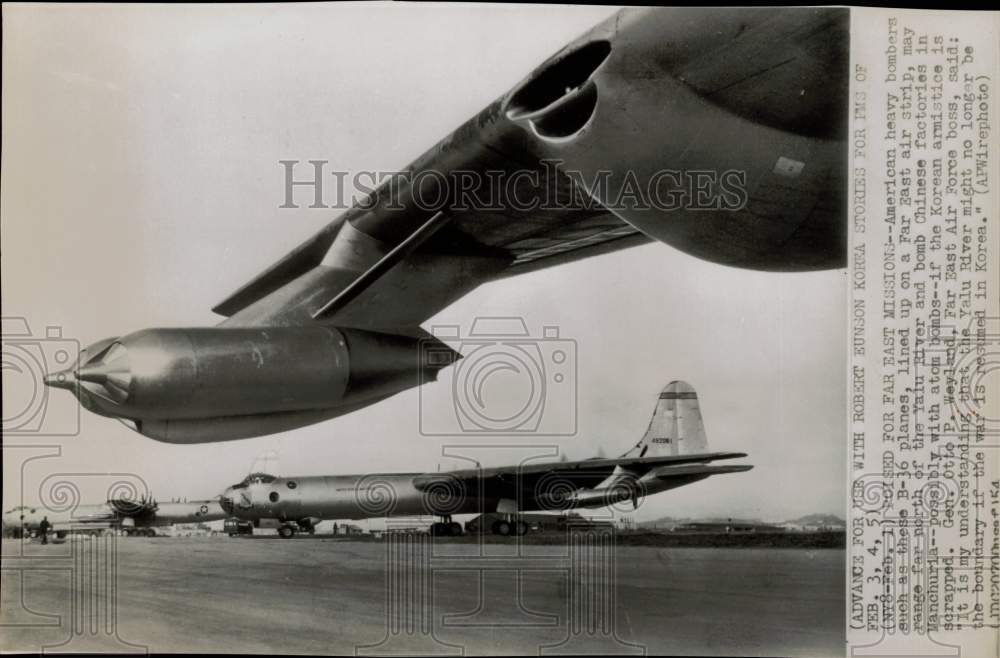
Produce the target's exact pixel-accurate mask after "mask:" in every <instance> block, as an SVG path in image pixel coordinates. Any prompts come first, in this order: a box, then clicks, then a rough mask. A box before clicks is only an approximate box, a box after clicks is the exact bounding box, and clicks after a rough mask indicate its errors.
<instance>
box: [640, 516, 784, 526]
mask: <svg viewBox="0 0 1000 658" xmlns="http://www.w3.org/2000/svg"><path fill="white" fill-rule="evenodd" d="M684 523H736V524H741V525H744V524H748V525H760V524H762V523H764V522H763V521H761V520H760V519H740V518H737V517H735V516H734V517H707V518H691V517H685V518H681V519H679V518H674V517H672V516H661V517H660V518H658V519H653V520H652V521H642V522H641V523H639V524H638V525H639V527H640V528H671V527H673V526H678V525H682V524H684Z"/></svg>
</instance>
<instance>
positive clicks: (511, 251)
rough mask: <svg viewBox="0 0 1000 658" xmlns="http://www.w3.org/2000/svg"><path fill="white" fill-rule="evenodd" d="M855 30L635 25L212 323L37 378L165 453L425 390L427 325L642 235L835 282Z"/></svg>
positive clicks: (652, 13)
mask: <svg viewBox="0 0 1000 658" xmlns="http://www.w3.org/2000/svg"><path fill="white" fill-rule="evenodd" d="M848 31H849V22H848V11H847V10H846V9H837V8H801V9H788V8H778V9H766V8H701V7H699V8H696V9H684V8H659V9H626V10H624V11H622V12H620V13H617V14H615V15H614V16H612V17H611V18H609V19H608V20H606V21H604V22H602V23H600V24H598V25H597V26H596V27H594V28H593V29H592V30H590V31H589V32H587V33H586V34H584V35H583V36H581V37H580V38H578V39H577V40H575V41H573V42H572V43H570V44H569V45H567V46H566V47H564V48H563V49H562V50H560V51H559V52H557V53H556V54H555V55H553V56H552V57H551V58H549V59H548V60H547V61H545V62H544V63H543V64H541V66H539V67H538V68H537V69H535V70H534V71H533V72H531V73H530V74H529V75H528V76H527V78H525V79H524V80H523V81H522V82H521V83H519V84H518V85H516V86H515V87H514V88H513V89H511V90H510V91H508V92H507V93H505V94H503V95H502V96H501V97H500V98H499V99H497V100H495V101H494V102H492V103H491V104H490V105H489V106H487V107H486V108H485V109H483V110H482V111H481V112H479V113H478V114H477V115H475V116H474V117H472V118H471V119H470V120H469V121H467V122H466V123H464V124H463V125H461V126H459V127H458V129H457V130H455V131H454V132H453V133H452V134H450V135H448V136H447V137H445V138H444V139H443V140H442V141H441V142H439V143H438V144H437V145H435V146H434V147H432V148H431V149H430V150H429V151H427V152H426V153H425V154H424V155H422V156H421V157H419V158H418V159H417V160H416V161H415V162H413V163H411V164H410V165H409V166H408V167H407V168H406V169H405V170H404V171H403V172H402V175H401V176H398V177H395V176H394V177H392V178H390V179H389V180H386V181H385V182H384V183H383V184H381V185H380V186H379V187H378V188H377V189H376V190H374V191H373V192H372V193H371V194H370V195H369V196H368V197H366V198H365V199H364V200H363V201H362V202H359V203H358V204H356V205H355V206H354V207H352V208H351V209H349V210H347V211H346V212H344V213H343V214H342V215H340V216H339V217H337V218H336V219H334V220H333V221H331V222H330V224H328V225H327V226H326V227H324V228H323V229H322V230H321V231H319V232H318V233H317V234H316V235H314V236H312V237H310V238H309V239H308V240H306V241H305V242H303V243H302V244H301V245H299V246H298V247H297V248H295V249H294V250H292V251H291V252H290V253H289V254H287V255H286V256H284V257H283V258H281V259H280V260H278V261H277V262H276V263H274V264H273V265H272V266H271V267H269V268H268V269H267V270H265V271H264V272H263V273H261V274H260V275H259V276H257V277H256V278H255V279H253V280H252V281H250V282H249V283H247V284H246V285H244V286H243V287H242V288H240V289H239V290H237V291H236V292H235V293H233V294H232V295H231V296H230V297H228V298H227V299H225V300H224V301H223V302H221V303H220V304H218V305H217V306H216V307H215V308H214V309H213V310H214V311H216V312H217V313H219V314H221V315H223V316H226V318H227V319H226V320H224V321H223V322H222V323H221V324H220V325H218V326H216V327H210V328H208V327H206V328H154V329H146V330H143V331H138V332H136V333H132V334H129V335H126V336H123V337H116V338H107V339H105V340H101V341H99V342H97V343H94V344H93V345H90V346H89V347H88V348H86V349H85V350H82V351H81V354H80V358H79V360H78V362H77V363H76V364H75V365H74V366H73V367H71V368H69V369H67V370H64V371H62V372H56V373H51V374H49V375H48V376H47V377H46V383H47V384H49V385H50V386H54V387H58V388H64V389H68V390H70V391H72V392H73V393H74V394H75V395H76V396H77V397H78V398H79V400H80V403H81V405H82V406H83V407H85V408H86V409H88V410H90V411H92V412H94V413H96V414H100V415H103V416H109V417H112V418H117V419H120V420H122V421H123V422H125V423H126V424H127V425H128V426H129V427H131V428H132V429H134V430H135V431H137V432H140V433H141V434H143V435H145V436H148V437H152V438H154V439H158V440H161V441H167V442H172V443H200V442H207V441H221V440H228V439H239V438H245V437H252V436H260V435H266V434H272V433H276V432H283V431H287V430H291V429H294V428H298V427H303V426H306V425H310V424H313V423H317V422H320V421H323V420H326V419H330V418H334V417H336V416H340V415H343V414H346V413H349V412H351V411H353V410H356V409H360V408H362V407H366V406H368V405H371V404H375V403H377V402H379V401H381V400H384V399H386V398H388V397H390V396H392V395H395V394H397V393H399V392H402V391H404V390H407V389H410V388H413V387H415V386H419V385H420V384H421V383H424V382H426V381H431V380H434V379H435V378H436V376H437V373H438V371H439V370H440V369H442V368H444V367H447V366H449V365H450V364H451V363H454V360H455V359H457V358H459V357H460V356H461V355H459V354H458V353H456V352H454V351H450V348H448V347H447V346H445V345H443V344H441V343H440V342H439V341H437V340H436V339H435V338H433V337H431V336H429V335H428V334H427V333H426V332H425V331H424V330H423V329H422V328H421V326H420V325H421V323H423V322H425V321H426V320H427V319H428V318H430V317H432V316H433V315H435V314H437V313H438V312H439V311H441V310H442V309H444V308H445V307H447V306H449V305H450V304H451V303H452V302H454V301H455V300H457V299H459V298H460V297H462V296H464V295H466V294H467V293H469V292H470V291H472V290H473V289H475V288H476V287H477V286H479V285H481V284H483V283H485V282H488V281H494V280H497V279H500V278H504V277H510V276H513V275H516V274H520V273H524V272H531V271H534V270H539V269H542V268H547V267H551V266H553V265H557V264H560V263H565V262H568V261H574V260H578V259H582V258H586V257H588V256H592V255H596V254H603V253H607V252H610V251H614V250H618V249H624V248H626V247H631V246H635V245H641V244H647V243H649V242H653V241H659V242H664V243H667V244H668V245H671V246H673V247H675V248H676V249H679V250H681V251H683V252H686V253H687V254H690V255H692V256H694V257H698V258H702V259H706V260H709V261H712V262H716V263H720V264H724V265H727V266H732V267H742V268H749V269H755V270H767V271H808V270H818V269H829V268H839V267H842V266H843V265H844V262H845V251H846V226H845V224H846V222H845V169H846V141H845V139H846V136H845V133H846V126H847V116H846V112H845V108H846V103H845V102H844V99H845V98H846V95H847V86H848V56H847V44H848ZM705 172H709V173H712V172H715V173H716V174H718V176H717V177H715V178H713V177H712V176H708V177H707V178H706V177H704V176H702V175H700V174H704V173H705ZM469 174H472V175H473V178H475V175H477V174H480V175H485V174H490V176H487V178H490V179H495V178H497V177H499V178H501V179H503V180H505V181H507V186H506V189H505V190H504V191H505V193H506V194H505V195H504V198H503V202H502V203H500V204H499V205H496V204H479V203H466V202H465V201H466V197H465V196H464V195H458V194H456V193H455V192H456V190H458V191H459V192H466V191H469V190H468V188H467V187H466V186H465V185H464V181H467V180H468V179H469ZM471 192H473V193H475V192H477V190H475V189H473V190H471ZM483 196H485V195H483ZM490 198H494V197H490ZM456 199H458V201H461V202H458V201H456ZM539 200H541V202H537V203H536V201H539ZM234 239H237V240H238V237H237V238H234ZM636 285H637V286H640V285H644V283H643V282H636ZM415 300H419V301H415ZM428 345H430V346H432V347H433V348H434V349H431V350H428V349H424V348H426V347H427V346H428ZM428 354H433V355H434V356H435V358H434V359H430V358H428V357H427V355H428ZM442 354H446V355H449V357H450V358H442ZM650 477H654V478H655V477H656V476H650Z"/></svg>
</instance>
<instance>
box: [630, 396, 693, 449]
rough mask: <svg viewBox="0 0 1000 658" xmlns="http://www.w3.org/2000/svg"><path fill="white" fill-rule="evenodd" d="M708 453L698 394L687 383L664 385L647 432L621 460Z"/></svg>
mask: <svg viewBox="0 0 1000 658" xmlns="http://www.w3.org/2000/svg"><path fill="white" fill-rule="evenodd" d="M704 452H708V439H707V438H706V437H705V425H704V423H703V422H702V420H701V409H700V408H699V407H698V394H697V393H695V390H694V388H693V387H692V386H691V385H690V384H688V383H687V382H681V381H673V382H670V383H669V384H667V386H666V388H664V389H663V392H662V393H660V397H659V399H658V400H657V401H656V408H655V409H654V410H653V418H652V419H651V420H650V421H649V428H648V429H647V430H646V434H645V435H644V436H643V437H642V439H641V440H640V441H639V443H637V444H635V447H633V448H632V449H631V450H629V451H628V452H626V453H625V454H624V455H622V457H627V458H630V457H663V456H674V455H692V454H698V453H704Z"/></svg>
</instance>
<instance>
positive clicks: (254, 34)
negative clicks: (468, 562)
mask: <svg viewBox="0 0 1000 658" xmlns="http://www.w3.org/2000/svg"><path fill="white" fill-rule="evenodd" d="M613 11H614V9H612V8H607V7H569V6H550V7H538V6H520V5H518V6H499V5H496V6H478V7H473V6H463V5H448V6H433V7H417V6H415V5H409V4H401V3H396V4H392V5H383V4H369V3H365V4H363V5H358V4H339V5H325V4H301V5H290V6H278V5H245V6H241V7H233V6H204V5H203V6H194V5H191V6H167V5H148V6H107V5H105V6H96V7H87V8H84V7H80V6H70V5H61V6H56V5H30V6H29V5H10V4H5V5H4V7H3V86H4V88H3V92H4V93H3V127H4V131H3V155H2V159H3V161H2V167H3V186H2V193H0V194H2V197H0V211H2V222H0V224H2V225H0V243H2V259H0V269H2V295H3V315H4V317H5V318H8V319H9V318H22V319H23V320H24V321H25V322H27V324H28V326H29V327H30V331H31V332H32V333H33V337H24V336H9V334H11V330H10V329H9V327H10V326H13V325H11V324H10V321H9V320H5V325H4V331H5V334H8V335H5V345H4V373H3V376H4V381H3V384H4V386H3V395H4V418H5V422H6V419H8V418H10V417H11V416H12V414H14V413H19V412H16V411H12V410H16V409H24V408H27V407H28V406H31V404H34V402H32V400H34V401H36V402H37V401H39V400H41V401H43V402H46V406H45V407H44V413H45V415H44V418H41V417H39V418H41V421H42V426H43V430H45V428H48V429H49V430H50V431H51V430H52V429H53V428H65V427H73V424H74V421H75V419H76V417H77V415H78V412H79V409H78V406H77V405H76V402H75V400H74V399H73V398H72V397H71V396H70V395H69V394H67V393H65V392H63V391H53V395H52V396H51V397H49V398H47V399H46V400H42V398H32V395H35V392H34V391H35V390H36V387H37V384H38V382H37V381H36V379H37V378H33V375H32V374H31V372H29V371H27V370H23V369H22V371H21V372H17V371H15V370H13V369H12V368H10V367H8V361H9V360H10V359H9V356H8V353H9V352H11V350H22V352H23V353H31V354H35V355H37V354H41V355H42V356H41V357H37V358H39V359H47V361H46V363H51V362H52V359H54V358H56V357H55V355H56V354H57V353H58V351H59V349H62V348H61V347H59V346H60V345H62V344H63V343H58V342H57V341H56V340H55V339H46V327H57V328H59V330H60V331H61V333H62V337H63V341H65V342H66V345H68V346H69V347H70V348H71V347H72V345H73V341H78V342H79V344H80V346H85V345H87V344H89V343H91V342H94V341H96V340H98V339H101V338H104V337H107V336H118V335H124V334H127V333H129V332H132V331H135V330H138V329H142V328H146V327H170V326H211V325H214V324H217V323H218V322H219V321H221V318H220V317H218V316H215V315H214V314H212V312H211V311H210V309H211V307H212V306H214V305H215V304H216V303H218V302H219V301H221V300H222V299H224V298H225V297H226V296H228V295H229V294H230V293H231V292H233V291H234V290H235V289H236V288H238V287H239V286H240V285H242V284H243V283H245V282H246V281H247V280H249V279H250V278H252V277H253V276H255V275H256V274H258V273H259V272H260V271H261V270H263V269H264V268H265V267H267V266H268V265H270V264H271V263H272V262H274V261H275V260H276V259H277V258H279V257H280V256H282V255H283V254H284V253H286V252H287V251H288V250H289V249H291V248H292V247H294V246H295V245H297V244H298V243H300V242H301V241H302V240H303V239H305V238H306V237H308V236H309V235H311V234H312V233H314V232H315V231H316V230H318V229H319V228H320V227H322V226H323V225H325V224H326V223H327V222H329V221H330V220H331V219H333V217H334V216H335V214H336V211H333V210H328V209H310V208H308V207H307V206H308V203H300V206H301V207H300V208H298V209H288V208H279V206H280V205H282V203H283V202H284V171H283V168H282V166H281V165H280V164H279V161H281V160H289V159H291V160H301V161H306V160H310V159H321V160H327V161H328V162H329V163H330V164H329V168H331V169H334V168H335V169H343V170H347V171H349V172H353V171H356V170H375V171H395V170H399V169H400V168H402V167H403V166H405V165H406V164H407V163H408V162H409V161H411V160H412V159H413V158H415V157H416V156H418V155H419V154H421V153H422V152H423V151H424V150H426V149H427V148H429V147H430V146H431V145H433V144H434V143H435V142H437V141H438V140H440V139H441V138H443V137H444V136H446V135H447V134H448V133H449V132H450V131H451V130H453V129H454V128H456V127H457V126H458V125H459V124H460V123H462V122H463V121H464V120H466V119H467V118H469V117H470V116H472V115H473V114H475V113H476V112H478V111H479V110H480V109H481V108H482V107H484V106H485V105H486V104H487V103H489V102H490V101H491V100H493V99H494V98H496V97H498V96H499V95H501V94H502V93H504V92H505V91H507V90H508V89H509V88H510V87H512V86H513V85H514V84H516V83H517V82H518V81H519V80H520V79H521V78H523V77H524V76H525V75H526V74H527V73H528V72H529V71H530V70H531V69H532V68H534V67H535V66H536V65H538V64H539V63H540V62H542V61H543V60H544V59H545V58H546V57H548V56H549V55H550V54H552V53H553V52H554V51H555V50H557V49H558V48H560V47H561V46H562V45H564V44H565V43H566V42H568V41H569V40H571V39H572V38H574V37H576V36H577V35H579V34H580V33H582V32H584V31H586V30H587V29H588V28H589V27H591V26H592V25H593V24H595V23H597V22H599V21H600V20H601V19H603V18H605V17H606V16H608V15H610V14H611V13H612V12H613ZM737 147H738V145H737ZM303 200H305V199H303ZM845 277H846V274H845V271H844V270H834V271H826V272H816V273H795V274H775V273H760V272H751V271H746V270H739V269H733V268H727V267H722V266H719V265H714V264H711V263H708V262H705V261H701V260H698V259H695V258H693V257H691V256H688V255H685V254H683V253H681V252H679V251H677V250H675V249H673V248H672V247H670V246H668V245H665V244H659V243H657V244H652V245H647V246H643V247H638V248H634V249H629V250H625V251H620V252H616V253H613V254H608V255H605V256H600V257H597V258H592V259H587V260H584V261H580V262H577V263H573V264H570V265H565V266H560V267H557V268H553V269H549V270H545V271H542V272H537V273H532V274H526V275H522V276H520V277H516V278H511V279H506V280H502V281H498V282H494V283H490V284H487V285H484V286H482V287H481V288H479V289H477V290H475V291H474V292H472V293H471V294H469V295H467V296H466V297H464V298H463V299H461V300H459V301H458V302H456V303H455V304H453V305H452V306H451V307H449V308H447V309H445V310H443V311H442V312H441V313H439V314H438V315H437V316H436V317H434V318H432V319H431V320H430V321H428V322H427V323H426V324H425V325H424V326H425V327H426V328H430V327H432V326H434V325H458V326H459V327H460V328H461V329H462V330H463V332H466V333H467V332H468V330H469V328H470V327H471V323H472V320H473V319H474V318H476V317H490V316H517V317H521V318H523V319H524V321H525V323H526V324H527V326H528V328H529V330H530V331H531V332H532V333H533V334H534V335H539V334H541V332H542V328H543V327H545V326H555V327H558V330H559V336H560V339H562V340H566V341H572V343H571V344H572V345H573V349H572V351H573V352H575V363H576V366H577V376H576V377H575V378H574V381H573V383H574V384H575V389H576V390H575V395H572V396H570V398H565V394H560V395H564V397H563V398H560V399H561V400H563V401H564V402H565V400H566V399H569V400H572V401H574V402H575V406H576V416H575V418H576V423H575V425H576V434H575V435H573V436H568V437H563V438H551V437H535V438H532V437H524V436H521V437H515V438H512V437H490V438H489V439H483V438H481V437H476V436H464V437H461V436H460V437H446V438H441V437H429V436H425V435H422V434H421V432H420V424H419V422H418V420H419V413H420V410H421V409H422V408H428V409H441V408H442V407H443V406H445V405H448V404H452V401H451V398H450V388H449V385H448V381H450V380H448V378H447V377H445V378H443V380H442V381H441V382H439V383H435V384H430V385H428V386H426V387H424V388H423V389H421V390H413V391H409V392H406V393H403V394H401V395H398V396H396V397H394V398H392V399H390V400H388V401H385V402H383V403H380V404H377V405H375V406H372V407H369V408H367V409H364V410H361V411H358V412H355V413H352V414H350V415H348V416H345V417H342V418H339V419H336V420H332V421H328V422H325V423H321V424H319V425H314V426H311V427H308V428H303V429H300V430H295V431H292V432H286V433H283V434H279V435H274V436H269V437H261V438H256V439H247V440H241V441H235V442H224V443H213V444H202V445H186V446H185V445H171V444H166V443H159V442H157V441H154V440H152V439H148V438H145V437H143V436H141V435H139V434H136V433H134V432H132V431H130V430H128V429H127V428H125V427H124V426H123V425H121V424H119V423H118V422H116V421H114V420H112V419H107V418H102V417H99V416H95V415H92V414H89V413H87V412H83V413H82V414H79V432H78V433H77V434H75V435H73V436H64V437H61V436H53V435H50V434H45V433H26V434H17V435H11V434H8V435H7V436H5V437H4V441H5V453H4V483H3V495H4V503H3V505H4V508H5V509H7V508H9V507H11V506H12V505H13V504H17V502H18V501H19V499H20V496H21V494H20V491H21V490H22V488H23V490H24V492H25V493H24V499H25V502H28V503H31V504H34V503H36V502H38V501H39V498H43V497H44V496H45V495H47V494H46V490H44V486H48V485H46V484H45V483H46V482H48V483H51V482H52V479H53V476H54V475H58V474H76V475H66V477H67V478H69V479H74V480H75V481H78V482H80V483H81V484H80V488H81V495H82V496H83V497H84V498H88V497H89V498H88V499H87V500H85V501H84V502H97V501H98V500H99V499H100V497H101V495H102V492H103V491H104V490H105V489H106V486H107V485H106V482H107V481H108V480H109V478H110V479H114V478H115V477H116V476H114V475H109V474H130V477H133V478H136V479H137V480H139V481H141V482H143V483H144V486H148V488H149V489H151V490H152V491H153V493H154V494H155V495H156V496H157V497H158V498H160V499H167V498H173V497H187V498H192V499H193V498H201V497H209V496H214V495H216V494H218V493H219V492H221V490H222V489H223V488H225V486H226V485H228V484H230V483H232V482H236V481H238V480H239V479H241V478H242V477H243V476H244V475H245V474H246V473H247V472H248V470H249V469H250V468H251V466H252V465H253V462H254V461H255V459H256V458H257V457H258V456H260V455H262V454H265V453H273V454H275V455H277V461H273V462H271V464H270V465H269V468H270V469H271V470H274V471H277V472H279V473H280V474H284V475H299V476H301V475H309V474H350V473H367V472H394V471H419V470H428V471H433V470H437V469H438V468H441V469H442V470H445V469H448V468H456V467H468V466H469V464H468V462H463V461H461V460H457V459H455V458H453V457H448V456H444V454H445V453H448V454H453V453H455V452H460V453H462V454H466V455H470V456H471V455H475V458H476V459H478V460H479V461H480V462H481V463H483V464H484V465H502V464H505V463H516V462H518V461H520V460H522V459H524V458H526V457H530V456H532V455H539V454H546V453H547V452H549V451H551V450H552V449H558V450H559V452H560V454H565V455H567V457H568V458H570V459H583V458H587V457H592V456H595V455H603V456H608V457H611V456H616V455H618V454H621V453H622V452H624V451H626V450H627V449H628V448H629V447H631V446H632V445H633V444H634V443H635V442H636V441H637V440H638V438H639V437H640V436H641V435H642V433H643V432H644V431H645V429H646V425H647V424H648V422H649V417H650V414H651V413H652V409H653V406H654V403H655V400H656V397H657V395H658V393H659V391H660V390H661V389H662V388H663V386H664V385H665V384H666V383H667V382H669V381H671V380H674V379H683V380H686V381H688V382H689V383H691V384H692V385H693V386H694V387H695V388H696V389H697V391H698V394H699V399H700V401H701V408H702V413H703V416H704V418H705V425H706V430H707V433H708V439H709V443H710V447H711V448H712V449H713V450H737V451H744V452H747V453H749V455H750V457H749V458H748V459H747V460H745V461H746V462H747V463H752V464H754V466H755V468H754V470H752V471H749V472H747V473H741V474H735V475H726V476H720V477H715V478H710V479H709V480H707V481H704V482H701V483H697V484H695V485H692V486H690V487H685V488H682V489H679V490H675V491H671V492H668V493H666V494H662V495H659V496H655V497H652V498H650V499H648V500H647V501H645V502H644V503H643V505H642V506H641V507H640V509H639V510H638V511H637V512H635V514H634V517H635V518H636V519H637V520H639V521H642V520H649V519H654V518H658V517H662V516H673V517H706V516H715V517H756V518H762V519H766V520H774V521H780V520H785V519H790V518H794V517H797V516H800V515H803V514H807V513H814V512H821V513H835V514H838V515H841V516H843V515H844V510H845V498H846V494H845V481H846V464H845V459H846V414H847V411H846V386H845V372H846V334H845V330H846V313H845V303H846V279H845ZM11 345H15V347H10V346H11ZM24 350H27V352H24ZM11 353H13V352H11ZM11 358H13V357H11ZM553 399H555V398H553ZM566 404H569V403H566ZM26 405H27V406H26ZM25 422H27V421H25ZM456 444H459V445H462V446H466V447H463V448H454V447H451V448H449V447H448V446H454V445H456ZM489 445H493V446H500V447H493V448H490V447H487V446H489ZM40 446H57V447H58V448H52V449H48V448H41V447H40ZM46 450H50V451H56V450H58V453H59V454H58V455H57V456H52V457H48V458H44V459H36V460H34V461H27V462H26V461H25V459H26V457H27V456H28V455H36V456H37V455H41V454H44V453H45V452H46ZM22 465H23V468H22ZM95 497H96V500H95ZM11 501H13V502H11Z"/></svg>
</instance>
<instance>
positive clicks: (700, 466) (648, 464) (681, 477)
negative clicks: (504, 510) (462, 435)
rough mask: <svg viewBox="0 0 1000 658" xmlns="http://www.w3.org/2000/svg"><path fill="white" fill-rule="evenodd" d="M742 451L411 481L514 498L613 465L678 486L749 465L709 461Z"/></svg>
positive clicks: (580, 483) (575, 482) (594, 475)
mask: <svg viewBox="0 0 1000 658" xmlns="http://www.w3.org/2000/svg"><path fill="white" fill-rule="evenodd" d="M746 456H747V455H746V453H742V452H710V453H703V454H695V455H673V456H661V457H643V458H637V457H633V458H617V459H585V460H582V461H566V462H544V463H526V464H521V465H518V466H507V467H499V468H483V469H465V470H459V471H447V472H444V473H428V474H424V475H418V476H416V477H415V478H414V479H413V485H414V486H415V487H416V488H417V489H418V490H419V491H434V490H439V491H447V490H455V489H457V488H461V489H462V490H464V491H465V492H466V493H468V494H470V495H475V494H476V493H477V492H479V491H482V492H483V493H484V494H487V495H490V494H492V495H508V496H511V497H513V495H514V493H515V492H516V491H517V490H518V489H520V491H521V492H527V493H530V492H535V491H540V490H547V489H551V488H553V487H555V488H558V487H563V486H569V487H572V488H576V489H581V488H587V487H593V486H596V485H597V484H599V483H601V482H602V481H604V480H606V479H607V478H608V477H609V476H611V475H612V474H613V473H614V472H615V471H616V469H618V468H621V469H625V470H628V471H631V472H633V473H636V474H637V475H640V476H641V475H646V474H648V475H649V476H651V477H654V478H656V479H658V480H662V481H668V480H671V479H676V480H677V482H678V485H679V484H686V483H687V482H689V481H692V480H693V479H701V478H703V477H707V476H709V475H715V474H721V473H737V472H742V471H747V470H749V469H750V468H752V467H751V466H748V465H743V464H739V465H716V464H712V463H711V462H713V461H718V460H727V459H739V458H742V457H746Z"/></svg>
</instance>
